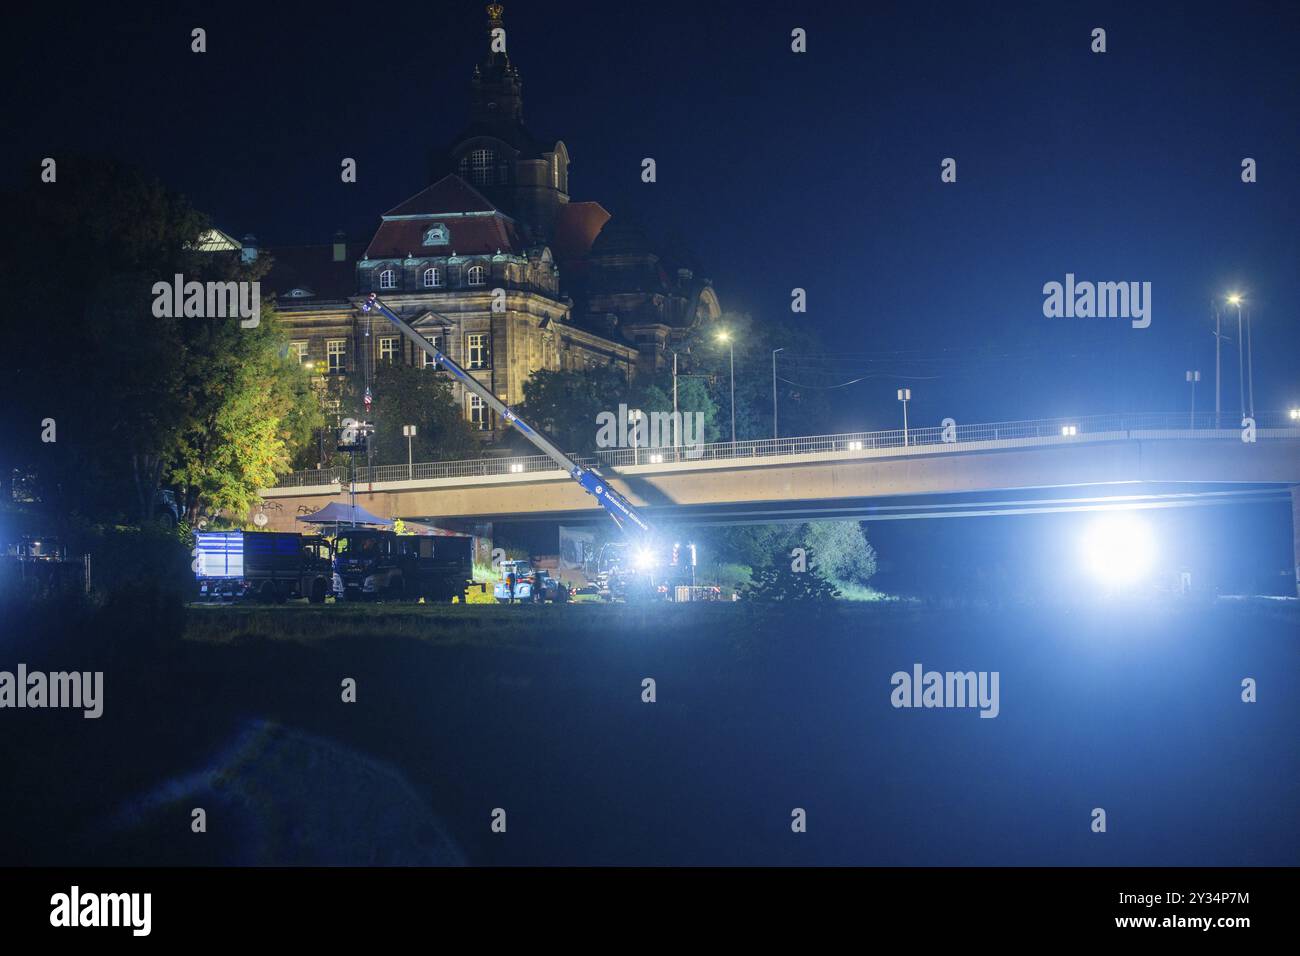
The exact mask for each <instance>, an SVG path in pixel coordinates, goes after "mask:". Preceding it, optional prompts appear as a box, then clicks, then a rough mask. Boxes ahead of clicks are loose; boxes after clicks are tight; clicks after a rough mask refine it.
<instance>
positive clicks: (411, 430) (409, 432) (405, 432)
mask: <svg viewBox="0 0 1300 956" xmlns="http://www.w3.org/2000/svg"><path fill="white" fill-rule="evenodd" d="M402 437H403V438H405V439H406V477H407V480H410V479H412V478H414V477H415V465H413V464H412V463H411V461H412V459H411V439H413V438H414V437H415V426H414V425H403V426H402Z"/></svg>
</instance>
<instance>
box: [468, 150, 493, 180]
mask: <svg viewBox="0 0 1300 956" xmlns="http://www.w3.org/2000/svg"><path fill="white" fill-rule="evenodd" d="M496 166H497V154H496V151H495V150H491V149H475V150H471V151H470V152H468V153H466V154H465V155H464V156H462V157H461V160H460V175H461V178H462V179H468V180H469V181H470V182H471V183H473V184H474V185H475V186H491V185H493V184H494V183H495V182H496V175H495V174H496Z"/></svg>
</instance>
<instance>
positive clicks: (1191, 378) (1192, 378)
mask: <svg viewBox="0 0 1300 956" xmlns="http://www.w3.org/2000/svg"><path fill="white" fill-rule="evenodd" d="M1200 380H1201V372H1200V369H1197V370H1195V371H1189V372H1188V373H1187V383H1188V384H1189V385H1191V386H1192V429H1193V430H1195V428H1196V383H1197V382H1199V381H1200Z"/></svg>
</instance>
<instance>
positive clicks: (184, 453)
mask: <svg viewBox="0 0 1300 956" xmlns="http://www.w3.org/2000/svg"><path fill="white" fill-rule="evenodd" d="M187 321H189V322H191V323H195V322H198V321H203V322H205V323H211V324H204V325H197V324H191V325H190V326H188V327H186V329H185V335H184V336H183V338H184V339H186V340H187V341H186V346H187V348H186V354H187V357H188V361H187V362H186V363H185V371H186V372H187V379H188V384H190V385H191V386H192V387H191V388H190V389H189V390H188V392H187V399H186V401H185V403H184V406H183V407H184V409H185V412H186V425H185V427H184V429H183V430H182V432H181V434H180V438H179V441H178V442H177V443H176V447H175V449H174V451H173V453H172V455H171V458H170V468H169V470H168V474H167V477H168V479H169V480H170V481H171V482H172V483H173V484H175V485H176V486H177V487H178V488H180V489H183V491H184V496H185V504H186V513H187V516H188V517H189V520H190V521H191V522H193V521H195V520H196V519H197V518H198V515H199V513H200V511H207V512H214V511H227V512H229V513H230V514H232V515H234V516H237V517H238V516H242V515H244V514H246V513H247V512H248V510H249V509H250V508H251V507H252V506H253V505H254V504H255V503H256V502H257V500H258V492H259V490H260V489H262V488H266V487H268V486H270V485H273V484H274V483H275V478H276V476H277V475H279V474H283V473H284V472H286V471H288V470H289V469H290V467H291V460H292V453H293V450H294V449H295V448H298V447H302V446H304V445H307V444H309V443H310V442H311V439H312V433H313V430H314V429H315V428H317V427H320V426H321V425H322V424H323V420H324V419H323V416H322V414H321V411H320V407H319V405H318V403H317V402H316V397H315V395H314V394H313V392H312V390H311V386H310V383H309V380H308V377H307V374H306V372H305V370H304V369H302V368H301V367H300V366H299V365H298V363H297V362H296V361H294V360H293V359H291V358H289V357H288V356H287V355H286V354H285V349H284V339H283V337H282V336H281V334H280V332H279V329H278V326H277V321H276V318H275V314H274V312H273V311H272V310H270V309H269V308H267V309H264V310H263V313H262V317H261V321H260V322H259V324H258V325H257V326H256V327H254V328H251V329H245V328H242V327H241V326H240V325H239V323H237V322H223V321H222V320H187Z"/></svg>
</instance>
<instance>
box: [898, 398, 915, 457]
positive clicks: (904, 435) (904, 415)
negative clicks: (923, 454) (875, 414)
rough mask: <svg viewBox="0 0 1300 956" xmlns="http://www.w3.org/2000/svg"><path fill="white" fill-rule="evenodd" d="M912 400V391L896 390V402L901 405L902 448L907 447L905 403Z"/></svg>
mask: <svg viewBox="0 0 1300 956" xmlns="http://www.w3.org/2000/svg"><path fill="white" fill-rule="evenodd" d="M911 399H912V390H911V389H910V388H900V389H899V390H898V400H899V401H900V402H902V403H903V447H904V448H906V447H907V403H908V402H909V401H911Z"/></svg>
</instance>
